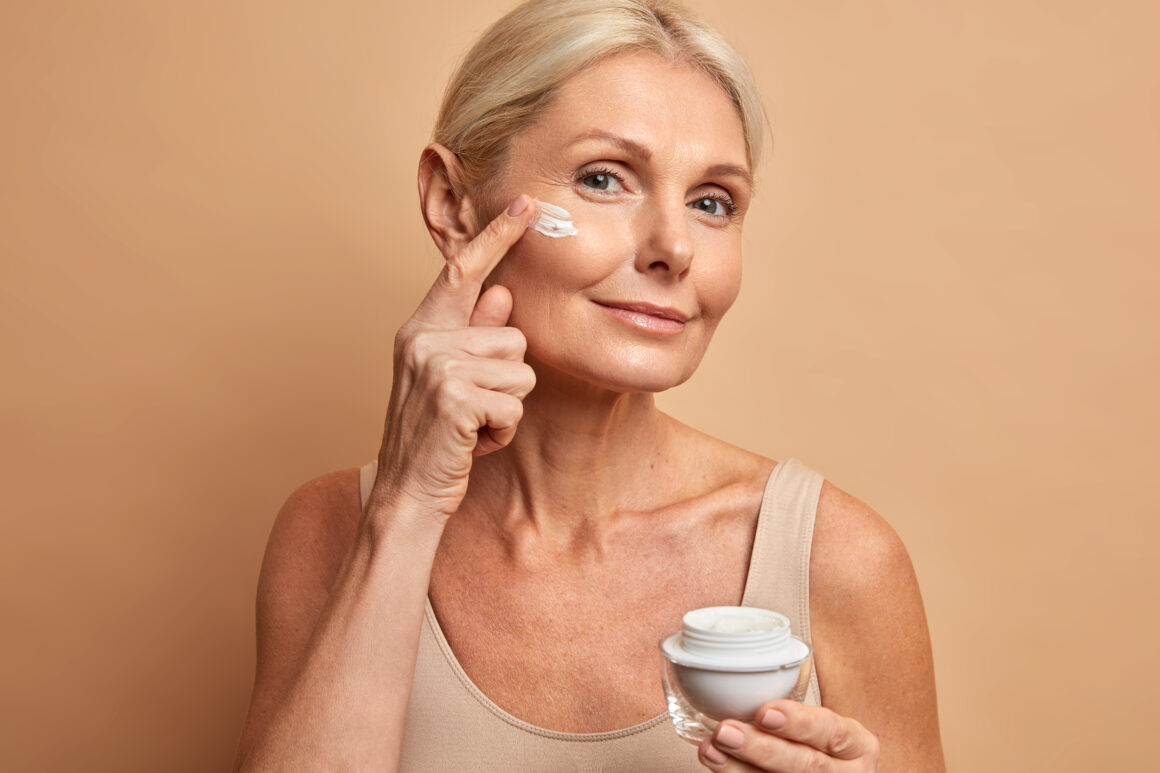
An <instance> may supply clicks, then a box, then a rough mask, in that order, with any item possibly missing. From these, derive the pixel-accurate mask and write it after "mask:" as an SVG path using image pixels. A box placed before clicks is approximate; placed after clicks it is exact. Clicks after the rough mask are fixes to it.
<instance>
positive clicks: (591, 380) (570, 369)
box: [529, 347, 704, 393]
mask: <svg viewBox="0 0 1160 773" xmlns="http://www.w3.org/2000/svg"><path fill="white" fill-rule="evenodd" d="M529 354H531V352H530V351H529ZM703 354H704V350H702V351H701V352H700V354H698V355H697V356H696V358H695V359H694V360H692V361H690V358H689V354H688V352H686V351H683V350H681V351H671V352H657V351H655V350H652V349H651V348H650V347H630V348H628V349H627V350H622V351H619V352H602V353H596V352H591V351H590V352H588V356H583V357H566V356H559V355H557V356H552V354H550V353H544V355H543V356H538V357H537V356H534V355H533V356H532V357H529V360H530V361H534V367H535V368H536V370H537V375H538V376H542V375H546V374H542V373H541V372H540V371H541V369H542V368H548V369H551V370H553V371H556V372H557V373H558V374H559V375H561V376H563V377H564V378H565V379H567V380H574V381H580V382H584V383H586V384H588V385H590V386H592V387H595V388H597V389H600V390H604V391H608V392H620V393H632V392H652V393H656V392H664V391H665V390H667V389H672V388H673V387H675V386H678V385H680V384H683V383H684V382H686V381H688V380H689V378H690V377H691V376H692V375H693V373H694V371H696V369H697V365H698V364H700V362H701V356H702V355H703ZM677 355H679V356H677Z"/></svg>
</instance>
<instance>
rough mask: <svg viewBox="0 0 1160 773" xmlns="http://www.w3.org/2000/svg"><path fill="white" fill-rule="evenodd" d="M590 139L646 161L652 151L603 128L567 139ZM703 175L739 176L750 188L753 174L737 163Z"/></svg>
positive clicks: (576, 141) (715, 166) (572, 142)
mask: <svg viewBox="0 0 1160 773" xmlns="http://www.w3.org/2000/svg"><path fill="white" fill-rule="evenodd" d="M590 140H600V141H602V142H607V143H609V144H611V145H615V146H616V147H618V148H620V149H621V150H623V151H624V152H625V153H628V154H629V155H633V156H636V157H638V158H641V159H644V160H645V161H648V160H649V159H651V158H652V151H651V150H649V149H648V148H647V147H645V146H644V145H642V144H641V143H639V142H637V141H636V140H630V139H629V138H628V137H622V136H620V135H619V134H614V133H612V132H609V131H604V130H603V129H592V130H591V131H586V132H582V133H581V134H577V135H576V136H575V137H573V138H572V139H571V140H569V142H568V147H572V146H573V145H579V144H580V143H582V142H588V141H590ZM705 176H706V177H740V178H741V179H742V180H744V181H745V183H746V185H748V186H749V187H750V188H752V187H753V175H752V174H750V172H749V170H748V169H747V168H745V167H744V166H740V165H738V164H713V165H712V166H710V167H709V168H708V169H706V170H705Z"/></svg>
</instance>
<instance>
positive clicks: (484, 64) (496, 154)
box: [434, 0, 766, 191]
mask: <svg viewBox="0 0 1160 773" xmlns="http://www.w3.org/2000/svg"><path fill="white" fill-rule="evenodd" d="M637 51H647V52H651V53H655V54H657V55H659V56H662V57H664V58H666V59H668V60H670V61H673V62H685V63H688V64H691V65H692V66H694V67H697V68H699V69H700V70H702V71H703V72H705V73H706V74H707V75H709V76H710V77H712V78H713V79H714V80H715V81H716V82H717V83H718V84H719V85H720V86H721V88H722V89H723V90H724V91H725V93H726V94H728V95H729V97H730V99H732V100H733V104H734V105H735V106H736V108H737V113H738V115H739V116H740V118H741V125H742V128H743V130H744V133H745V146H746V147H745V149H746V157H747V160H748V162H749V168H750V171H755V170H756V166H757V162H758V160H759V159H760V156H761V146H762V140H763V138H764V133H765V126H766V124H765V112H764V110H763V109H762V106H761V100H760V98H759V97H758V95H757V88H756V86H755V85H754V82H753V76H752V75H751V74H750V72H749V68H748V67H746V65H745V62H744V61H742V59H741V57H740V55H738V53H737V52H736V51H735V50H734V49H733V47H732V46H730V45H729V44H728V43H727V42H725V40H724V38H722V37H721V36H720V35H719V34H718V33H717V32H715V31H714V30H713V29H711V28H710V27H709V26H708V25H707V24H705V22H703V21H701V20H700V19H698V18H696V17H695V16H693V15H692V14H691V13H689V12H688V11H687V10H686V9H684V8H683V7H681V6H680V5H678V4H676V3H674V2H671V0H529V1H528V2H525V3H523V4H522V5H520V6H518V7H517V8H515V9H514V10H512V11H511V12H509V13H508V14H507V15H506V16H504V17H503V18H501V19H500V20H499V21H497V22H496V23H495V24H493V25H492V26H491V27H490V28H489V29H488V30H487V31H486V32H484V34H483V36H482V37H481V38H480V39H479V41H478V42H477V43H476V44H475V45H474V46H473V47H472V48H471V50H470V51H469V52H468V53H467V55H466V56H465V57H464V59H463V61H462V63H461V64H460V65H459V68H458V69H457V70H456V72H455V74H454V75H453V76H452V77H451V80H450V81H449V82H448V84H447V90H446V92H445V93H444V95H443V104H442V106H441V107H440V110H439V117H438V119H437V121H436V125H435V134H434V140H435V142H438V143H440V144H442V145H444V146H446V147H447V148H448V149H450V150H451V151H452V152H453V153H455V155H456V156H457V157H458V158H459V161H460V163H461V165H462V167H463V173H464V174H465V176H466V177H467V180H466V181H465V182H467V183H468V184H469V185H472V186H473V187H476V188H477V189H479V190H481V191H484V190H486V189H487V184H488V182H490V181H491V180H493V179H494V178H495V176H496V175H495V172H496V171H497V170H498V169H500V168H501V167H502V165H503V163H504V161H505V158H506V155H507V152H508V149H509V146H510V141H511V138H512V137H513V136H514V135H515V134H516V133H517V132H519V131H520V130H521V129H523V128H524V127H525V126H527V125H528V124H529V123H531V121H533V120H534V119H535V116H536V115H537V113H538V112H539V111H541V110H543V109H544V108H545V107H546V106H547V104H548V102H549V101H550V100H551V98H552V97H553V95H554V94H555V93H556V91H557V90H558V89H559V88H560V86H561V85H562V84H563V83H564V82H565V81H566V80H568V78H570V77H572V75H574V74H575V73H577V72H578V71H580V70H581V69H583V68H585V67H587V66H589V65H592V64H594V63H595V62H597V61H600V60H601V59H604V58H605V57H608V56H612V55H613V54H618V53H628V52H637Z"/></svg>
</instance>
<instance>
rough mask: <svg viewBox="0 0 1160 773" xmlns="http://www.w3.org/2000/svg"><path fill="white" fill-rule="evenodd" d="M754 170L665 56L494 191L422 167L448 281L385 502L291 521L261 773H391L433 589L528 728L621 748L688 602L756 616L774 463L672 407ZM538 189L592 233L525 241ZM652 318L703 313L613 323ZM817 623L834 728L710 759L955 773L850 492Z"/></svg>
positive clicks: (325, 505) (828, 555)
mask: <svg viewBox="0 0 1160 773" xmlns="http://www.w3.org/2000/svg"><path fill="white" fill-rule="evenodd" d="M745 158H746V154H745V143H744V137H743V134H742V128H741V123H740V120H739V118H738V116H737V113H736V111H735V109H734V107H733V105H732V103H731V102H730V101H729V99H728V97H727V96H726V95H725V94H724V92H723V91H721V89H720V88H719V87H718V86H717V85H716V84H715V83H714V82H713V81H712V80H711V79H709V78H708V77H707V76H705V75H704V74H702V73H700V72H698V71H696V70H693V69H690V68H688V67H686V66H683V65H679V64H672V63H669V62H666V61H662V60H661V59H658V58H656V57H653V56H651V55H647V54H637V55H621V56H616V57H612V58H609V59H606V60H604V61H602V62H600V63H598V64H596V65H594V66H592V67H590V68H588V69H586V70H585V71H583V72H582V73H580V74H578V75H577V76H575V77H573V78H572V79H571V80H569V81H568V82H567V83H566V84H564V86H563V87H562V88H561V90H560V92H559V93H558V94H557V95H556V97H555V99H554V100H553V101H552V103H551V105H550V106H549V107H548V109H547V110H545V111H544V113H543V114H542V115H541V116H540V117H539V119H538V120H537V122H536V123H534V124H532V125H530V126H528V127H526V128H525V129H523V130H522V131H521V132H520V133H518V134H517V135H516V137H515V138H514V140H513V146H512V149H511V153H510V154H509V163H508V165H507V166H506V168H505V169H504V170H503V173H502V175H500V176H498V177H497V178H496V179H494V180H491V181H489V183H490V184H489V186H488V188H487V193H486V195H483V194H480V193H478V192H477V191H476V189H475V188H473V187H472V186H470V185H469V184H467V182H466V181H465V180H464V179H463V176H462V171H461V169H460V168H459V166H458V163H457V161H456V159H455V157H454V155H453V154H451V153H450V152H449V151H447V149H446V148H443V147H441V146H438V145H433V146H431V147H429V148H428V149H427V150H425V151H424V153H423V156H422V159H421V161H420V170H419V192H420V200H421V203H422V206H423V214H424V218H425V220H426V222H427V225H428V228H429V230H430V232H431V235H432V238H433V239H434V241H435V243H436V245H437V246H438V247H439V248H440V250H441V251H442V252H443V254H444V256H445V257H446V258H447V263H446V266H445V268H444V271H443V272H442V274H441V275H440V277H439V278H438V279H437V280H436V282H435V284H434V285H433V287H432V288H431V290H430V292H429V293H428V295H427V297H426V298H425V299H424V301H423V303H422V304H421V305H420V307H419V308H418V309H417V310H416V312H415V315H414V316H413V317H412V319H411V320H409V321H408V322H407V323H406V324H405V325H404V326H403V328H401V329H400V331H399V333H398V335H397V336H396V342H395V382H394V385H393V389H392V394H391V400H390V404H389V406H388V411H387V424H386V428H385V431H384V438H383V445H382V449H381V451H380V454H379V474H378V478H377V480H376V481H375V485H374V488H373V490H372V492H371V498H370V501H369V502H368V505H367V507H366V509H365V510H362V509H361V508H360V506H359V505H360V503H359V497H358V479H357V471H355V470H347V471H342V472H339V473H333V474H331V475H328V476H323V477H322V478H319V479H316V480H315V481H312V482H311V483H309V484H307V485H306V486H304V487H302V488H301V489H300V490H299V491H297V492H295V494H294V495H292V496H291V498H290V500H288V502H287V503H286V505H285V506H284V507H283V509H282V511H281V512H280V513H279V516H278V519H277V521H276V522H275V526H274V529H273V531H272V533H271V536H270V542H269V545H268V547H267V552H266V557H265V560H264V562H263V568H262V576H261V580H260V582H259V591H258V646H259V652H258V671H257V677H256V680H255V686H254V695H253V699H252V703H251V708H250V713H249V716H248V717H247V722H246V726H245V729H244V731H243V737H242V740H241V743H240V744H239V752H238V765H237V767H238V768H239V769H245V770H264V769H285V768H287V767H295V766H300V767H306V768H312V769H313V768H337V767H352V768H355V769H368V770H369V769H394V767H393V766H394V765H395V764H397V763H396V761H397V759H398V753H399V744H400V743H401V738H402V734H403V728H404V719H405V710H406V702H407V698H408V695H409V690H410V684H411V680H412V676H413V668H414V655H415V649H416V647H417V641H418V636H419V629H420V625H421V620H422V612H423V606H424V603H425V601H426V599H427V597H428V594H429V597H430V600H431V603H432V606H433V607H434V608H435V610H436V613H437V615H438V616H439V619H440V623H441V625H442V627H443V630H444V634H445V635H446V637H447V639H448V641H449V643H450V644H451V646H452V648H453V649H454V651H455V653H456V656H457V658H458V659H459V661H460V663H461V665H462V666H463V667H464V669H465V670H466V672H467V673H468V675H469V676H470V677H471V678H472V680H473V681H474V682H475V684H476V685H477V686H478V687H479V688H480V689H481V690H483V692H484V693H485V694H486V695H488V697H489V698H491V699H492V700H493V701H494V702H496V703H497V704H499V705H500V706H501V707H503V708H504V709H505V710H507V711H508V712H509V713H512V714H514V715H516V716H518V717H520V718H522V719H524V720H526V721H528V722H531V723H533V724H536V725H539V726H543V727H548V728H551V729H554V730H561V731H566V732H599V731H607V730H612V729H617V728H622V727H627V726H630V725H634V724H637V723H639V722H642V721H645V720H647V719H649V718H651V717H653V716H655V715H657V714H658V713H661V712H662V711H663V698H662V696H661V695H660V694H659V688H658V686H657V678H656V675H657V674H658V672H659V661H658V658H659V655H658V654H657V652H656V642H657V640H658V639H659V638H660V637H661V635H663V634H665V633H668V632H669V631H671V630H673V629H675V628H676V627H678V625H679V620H680V617H681V615H682V614H683V613H684V612H685V611H687V610H688V609H692V608H696V607H701V606H710V605H717V604H736V603H738V602H739V601H740V598H741V594H742V591H743V588H744V581H745V574H746V569H747V565H748V559H749V551H750V547H751V545H752V539H753V532H754V528H755V523H756V516H757V510H758V507H759V504H760V501H761V494H762V489H763V486H764V483H765V480H766V477H767V476H768V473H769V471H770V469H771V468H772V466H773V464H774V462H773V461H772V460H769V459H765V458H762V457H759V456H756V455H753V454H750V453H748V452H745V451H743V450H741V449H737V448H735V447H732V446H729V445H728V444H725V443H722V442H720V441H717V440H715V439H713V438H710V437H707V436H705V435H703V434H700V433H698V432H696V431H695V430H692V429H690V428H688V427H685V426H684V425H681V424H680V423H679V422H676V421H674V420H673V419H671V418H670V417H668V416H665V415H664V414H662V413H660V412H659V411H658V410H657V409H656V407H655V405H654V402H653V397H652V393H653V392H655V391H659V390H662V389H666V388H669V387H671V386H674V385H676V384H678V383H680V382H682V381H684V380H685V379H686V378H688V376H689V375H690V374H691V373H692V372H693V371H694V370H695V368H696V366H697V364H698V363H699V362H700V360H701V358H702V356H703V355H704V352H705V349H706V347H707V346H708V343H709V340H710V338H711V337H712V333H713V331H714V329H715V328H716V326H717V323H718V322H719V321H720V319H721V317H722V315H723V314H724V313H725V312H726V311H727V310H728V308H729V306H730V304H731V303H732V302H733V299H734V298H735V297H736V294H737V291H738V289H739V285H740V274H741V271H740V265H741V263H740V261H741V226H742V222H743V219H744V214H745V211H746V209H747V207H748V204H749V198H750V196H751V190H752V185H751V182H750V180H749V176H748V171H747V169H746V162H745ZM529 197H534V198H538V199H542V200H545V201H549V202H551V203H554V204H557V205H560V206H563V207H565V208H566V209H568V210H569V211H570V212H571V213H572V215H573V218H574V221H575V223H576V225H577V227H578V229H579V231H580V233H579V235H578V236H575V237H567V238H562V239H550V238H547V237H544V236H541V235H539V234H536V233H535V232H532V231H529V230H528V224H529V223H530V222H531V220H532V218H533V217H534V214H535V211H534V205H533V204H532V203H531V199H530V198H529ZM630 302H631V303H640V302H647V303H651V304H653V305H655V306H661V307H667V308H670V309H673V310H675V311H676V312H679V316H680V318H681V320H682V321H680V322H673V321H672V320H667V321H666V320H658V319H657V317H656V315H655V314H654V315H649V314H643V315H642V314H641V313H639V310H637V311H636V312H631V311H630V312H626V311H625V310H624V309H620V310H617V309H616V308H614V307H615V305H616V304H624V303H630ZM658 327H661V328H666V329H667V332H665V333H664V334H661V333H658V332H657V328H658ZM707 546H708V547H707ZM687 577H698V578H706V579H704V580H698V582H696V583H689V582H687V581H682V579H681V578H687ZM810 604H811V607H810V612H811V620H812V627H813V636H814V646H815V660H816V667H817V671H818V677H819V680H820V682H821V687H822V692H823V696H824V698H825V701H826V703H827V707H826V708H816V707H808V706H802V705H798V704H793V703H787V702H777V703H773V704H769V705H767V706H765V707H763V708H762V709H761V710H760V711H759V712H758V714H757V716H756V717H755V718H754V720H755V721H754V723H752V724H750V723H743V722H734V721H729V722H726V723H722V725H721V727H720V728H719V729H718V731H717V733H716V734H715V736H714V737H713V738H712V739H710V740H708V741H706V742H705V743H704V744H702V746H701V747H700V748H699V749H698V750H697V752H696V753H697V754H698V758H699V759H700V761H701V762H702V763H703V764H704V765H705V766H706V767H707V768H710V769H712V770H728V771H749V770H767V771H813V770H875V769H878V770H914V771H918V770H922V771H928V770H929V771H935V770H942V769H943V766H942V755H941V748H940V745H939V738H938V724H937V715H936V710H935V702H934V684H933V670H932V667H931V660H930V646H929V640H928V636H927V632H926V625H925V620H924V616H923V611H922V603H921V599H920V597H919V595H918V588H917V583H916V581H915V579H914V574H913V571H912V570H911V566H910V562H909V559H908V557H907V556H906V552H905V549H904V548H903V547H902V545H901V543H900V542H899V541H898V538H897V536H896V535H895V534H894V533H893V531H892V530H891V529H890V528H889V526H888V525H886V523H885V522H884V521H883V520H882V519H881V518H880V517H879V516H878V515H877V514H875V513H874V512H873V511H872V510H870V508H868V507H867V506H866V505H864V504H863V503H861V502H859V501H858V500H856V499H854V498H853V497H851V496H849V495H847V494H845V493H844V492H842V491H840V490H838V489H837V488H835V487H833V486H832V485H830V484H829V483H826V484H824V485H823V488H822V493H821V497H820V500H819V504H818V513H817V522H816V526H815V534H814V543H813V551H812V559H811V598H810ZM626 619H631V620H633V625H631V626H625V625H622V624H620V623H622V622H623V621H624V620H626ZM593 651H596V652H599V653H600V656H599V657H598V658H595V657H591V656H590V655H589V654H588V653H590V652H593ZM382 685H391V686H392V689H389V690H385V691H384V690H382V689H381V686H382ZM782 720H784V721H782ZM335 738H341V739H342V742H341V743H335V742H334V739H335ZM690 753H693V752H692V749H690Z"/></svg>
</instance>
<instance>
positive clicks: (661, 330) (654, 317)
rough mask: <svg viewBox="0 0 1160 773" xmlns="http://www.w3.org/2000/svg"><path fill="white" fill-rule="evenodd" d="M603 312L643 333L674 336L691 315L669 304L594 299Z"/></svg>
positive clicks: (683, 326)
mask: <svg viewBox="0 0 1160 773" xmlns="http://www.w3.org/2000/svg"><path fill="white" fill-rule="evenodd" d="M595 303H596V305H598V306H600V307H601V308H602V309H604V311H605V313H606V314H608V315H609V316H611V317H613V318H614V319H616V320H618V321H619V322H621V323H622V324H625V325H628V326H629V327H630V328H632V329H634V330H636V331H637V332H639V333H644V334H645V335H659V336H675V335H678V334H680V333H681V332H682V331H684V329H685V323H686V322H688V321H689V320H690V319H692V316H691V315H689V314H685V313H684V312H683V311H681V310H680V309H674V308H672V307H671V306H657V305H655V304H652V303H643V302H639V301H595Z"/></svg>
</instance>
